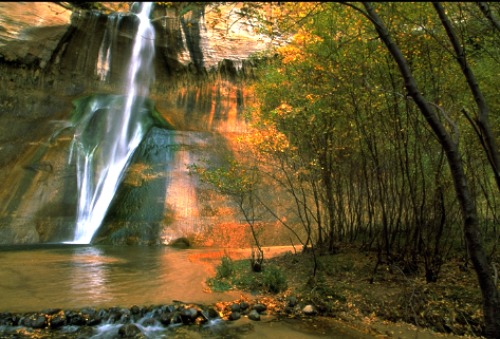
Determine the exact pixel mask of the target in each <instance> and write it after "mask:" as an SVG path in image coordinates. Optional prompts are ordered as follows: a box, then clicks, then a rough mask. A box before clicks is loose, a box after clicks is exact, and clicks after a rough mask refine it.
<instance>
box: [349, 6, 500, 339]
mask: <svg viewBox="0 0 500 339" xmlns="http://www.w3.org/2000/svg"><path fill="white" fill-rule="evenodd" d="M363 5H364V7H365V10H366V11H363V10H362V9H360V8H359V7H356V6H355V5H352V4H349V6H351V7H353V8H355V9H356V10H358V11H359V12H360V13H362V14H363V15H364V16H365V17H366V18H368V19H369V20H370V21H371V22H372V24H373V25H374V27H375V29H376V31H377V33H378V35H379V37H380V39H381V40H382V41H383V43H384V44H385V45H386V47H387V50H388V52H389V53H390V54H391V55H392V57H393V58H394V61H395V62H396V63H397V65H398V68H399V70H400V72H401V76H402V77H403V78H404V80H405V86H406V89H407V91H408V96H409V97H411V98H412V99H413V100H414V102H415V104H416V105H417V106H418V108H419V110H420V112H421V113H422V115H423V116H424V117H425V119H426V121H427V123H428V124H429V126H430V127H431V129H432V130H433V132H434V134H435V135H436V137H437V139H438V141H439V143H440V144H441V145H442V147H443V150H444V152H445V154H446V157H447V160H448V165H449V166H450V170H451V174H452V177H453V182H454V186H455V191H456V194H457V198H458V200H459V202H460V206H461V210H462V215H463V219H464V233H465V237H466V241H467V248H468V252H469V255H470V258H471V260H472V263H473V265H474V269H475V271H476V274H477V277H478V281H479V285H480V287H481V292H482V294H483V310H484V317H485V324H486V328H485V334H486V335H487V336H488V337H491V338H498V337H500V299H499V294H498V290H497V288H496V285H495V281H494V279H493V274H492V273H493V272H492V269H491V266H490V264H489V262H488V259H487V256H486V253H485V250H484V247H483V244H482V240H481V236H480V228H479V222H478V215H477V211H476V206H475V203H474V200H473V198H472V196H471V192H470V189H469V184H468V180H467V176H466V175H465V171H464V168H463V163H462V159H461V153H460V150H459V148H458V144H457V142H456V141H454V140H453V139H452V137H451V136H450V134H449V133H448V132H447V131H446V129H445V128H444V126H443V124H442V122H441V121H440V119H439V116H438V111H437V109H436V108H435V107H434V106H433V105H431V104H430V103H429V101H428V100H427V99H426V98H425V96H424V95H422V94H421V91H420V89H419V87H418V85H417V83H416V81H415V79H414V77H413V74H412V71H411V69H410V67H409V65H408V62H407V60H406V58H405V57H404V55H403V53H402V52H401V49H400V48H399V46H398V45H397V44H396V42H395V41H394V39H393V38H392V36H391V34H390V32H389V30H388V29H387V27H386V25H385V23H384V21H383V20H382V19H381V17H380V16H379V15H378V14H377V12H376V10H375V8H374V7H373V5H372V4H371V3H364V4H363ZM435 6H436V9H437V11H438V13H441V14H442V12H441V9H440V7H439V5H435ZM443 19H445V18H444V17H442V20H443ZM462 67H463V68H464V66H463V65H462ZM468 80H469V81H470V79H469V78H468ZM473 87H474V86H473Z"/></svg>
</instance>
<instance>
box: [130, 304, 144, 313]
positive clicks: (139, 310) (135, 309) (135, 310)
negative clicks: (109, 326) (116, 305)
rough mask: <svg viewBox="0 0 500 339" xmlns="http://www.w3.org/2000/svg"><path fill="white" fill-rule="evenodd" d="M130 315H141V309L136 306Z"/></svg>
mask: <svg viewBox="0 0 500 339" xmlns="http://www.w3.org/2000/svg"><path fill="white" fill-rule="evenodd" d="M130 313H132V314H140V313H141V308H140V307H139V306H137V305H134V306H132V307H131V308H130Z"/></svg>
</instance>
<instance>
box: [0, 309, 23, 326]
mask: <svg viewBox="0 0 500 339" xmlns="http://www.w3.org/2000/svg"><path fill="white" fill-rule="evenodd" d="M18 323H19V317H18V316H16V315H15V314H11V313H9V312H4V313H0V325H4V326H17V324H18Z"/></svg>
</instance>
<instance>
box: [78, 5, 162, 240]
mask: <svg viewBox="0 0 500 339" xmlns="http://www.w3.org/2000/svg"><path fill="white" fill-rule="evenodd" d="M132 7H133V12H134V13H135V15H136V16H137V18H138V19H139V25H138V28H137V32H136V35H135V38H134V45H133V50H132V55H131V58H130V64H129V67H128V74H127V81H126V82H125V88H124V92H125V94H124V95H115V96H111V95H101V96H94V97H92V100H87V101H85V105H86V106H85V108H84V109H83V111H82V114H80V116H79V121H78V124H77V125H76V126H75V135H74V140H73V148H74V153H76V154H75V156H76V157H77V160H76V161H77V179H78V191H79V192H78V194H79V196H78V211H77V222H76V232H75V236H74V240H73V241H72V243H77V244H89V243H90V242H91V241H92V238H93V236H94V235H95V233H96V231H97V230H98V228H99V226H100V225H101V223H102V221H103V220H104V217H105V216H106V212H107V210H108V208H109V205H110V204H111V201H112V200H113V197H114V195H115V193H116V190H117V189H118V186H119V184H120V182H121V179H122V177H123V174H124V172H125V170H126V169H127V166H128V164H129V162H130V160H131V157H132V155H133V153H134V151H135V149H136V148H137V147H138V146H139V144H140V142H141V141H142V139H143V138H144V136H145V134H146V133H147V132H148V130H149V128H148V127H149V126H148V125H147V123H145V122H147V121H148V119H147V115H148V113H149V111H148V109H147V108H146V107H147V106H148V102H147V98H148V95H149V87H150V84H151V82H152V81H153V78H154V73H153V67H152V61H153V57H154V40H155V32H154V28H153V26H152V24H151V21H150V20H149V13H150V11H151V8H152V3H146V2H145V3H136V4H134V6H132Z"/></svg>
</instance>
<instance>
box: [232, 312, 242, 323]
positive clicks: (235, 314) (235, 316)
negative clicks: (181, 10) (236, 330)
mask: <svg viewBox="0 0 500 339" xmlns="http://www.w3.org/2000/svg"><path fill="white" fill-rule="evenodd" d="M240 318H241V313H240V312H231V314H229V320H232V321H234V320H238V319H240Z"/></svg>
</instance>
